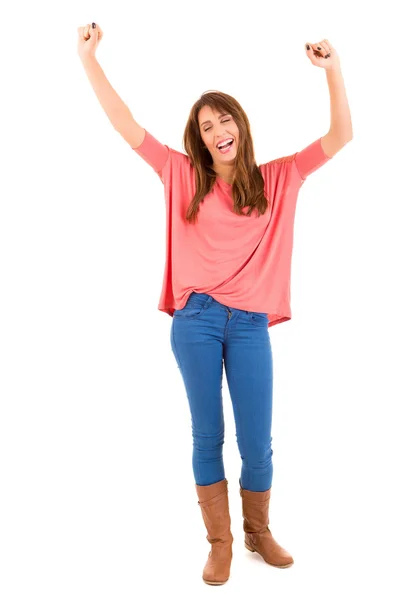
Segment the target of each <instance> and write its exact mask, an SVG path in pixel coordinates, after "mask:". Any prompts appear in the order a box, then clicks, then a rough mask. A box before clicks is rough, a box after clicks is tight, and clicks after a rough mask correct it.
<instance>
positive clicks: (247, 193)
mask: <svg viewBox="0 0 400 600" xmlns="http://www.w3.org/2000/svg"><path fill="white" fill-rule="evenodd" d="M203 106H209V107H210V108H212V109H214V110H219V111H220V112H221V113H229V114H230V115H232V118H233V120H234V121H235V123H236V125H237V127H238V129H239V143H238V148H237V154H236V158H235V166H234V178H233V182H232V198H233V211H234V212H235V213H236V214H238V215H241V216H245V217H246V216H250V215H251V213H252V212H253V210H255V209H257V210H258V216H260V215H261V214H264V213H265V211H266V210H267V208H268V202H269V201H268V199H267V198H266V197H265V195H264V179H263V176H262V174H261V171H260V168H259V167H258V166H257V165H256V163H255V159H254V147H253V140H252V137H251V130H250V123H249V120H248V118H247V115H246V113H245V112H244V110H243V108H242V107H241V106H240V104H239V103H238V102H237V100H235V98H233V97H232V96H230V95H229V94H224V93H223V92H218V91H208V92H204V93H203V94H202V95H201V96H200V98H199V99H198V100H197V101H196V103H195V104H194V105H193V107H192V109H191V111H190V114H189V118H188V121H187V123H186V127H185V131H184V134H183V146H184V149H185V151H186V153H187V154H188V156H189V158H190V162H191V164H192V166H193V167H194V169H195V175H196V193H195V196H194V197H193V199H192V201H191V203H190V205H189V207H188V209H187V212H186V220H187V221H188V222H189V223H195V222H196V221H197V214H198V211H199V209H200V203H201V202H203V200H204V197H205V196H206V195H207V194H208V193H209V192H211V190H212V188H213V186H214V184H215V181H216V177H217V173H216V172H215V170H214V169H213V166H212V165H213V160H212V156H211V154H210V152H209V151H208V149H207V147H206V146H205V145H204V143H203V140H202V138H201V133H200V127H199V122H198V114H199V112H200V110H201V108H203ZM245 206H249V207H250V208H249V210H248V212H247V213H243V208H244V207H245Z"/></svg>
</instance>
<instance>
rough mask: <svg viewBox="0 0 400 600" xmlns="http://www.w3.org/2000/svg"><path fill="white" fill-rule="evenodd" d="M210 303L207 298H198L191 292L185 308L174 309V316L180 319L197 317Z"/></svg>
mask: <svg viewBox="0 0 400 600" xmlns="http://www.w3.org/2000/svg"><path fill="white" fill-rule="evenodd" d="M207 305H208V299H207V298H205V299H204V298H197V297H196V296H195V295H193V294H191V295H190V296H189V298H188V300H187V302H186V304H185V306H184V307H183V308H180V309H175V310H174V314H173V316H174V317H177V318H178V319H197V318H198V317H199V316H200V315H201V314H202V313H203V311H204V310H205V308H206V306H207Z"/></svg>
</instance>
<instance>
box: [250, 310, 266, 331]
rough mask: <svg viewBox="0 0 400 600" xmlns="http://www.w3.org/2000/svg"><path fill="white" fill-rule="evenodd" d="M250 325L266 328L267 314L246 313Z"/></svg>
mask: <svg viewBox="0 0 400 600" xmlns="http://www.w3.org/2000/svg"><path fill="white" fill-rule="evenodd" d="M248 315H249V320H250V323H252V324H253V325H255V326H256V327H268V323H269V319H268V314H267V313H264V312H250V311H249V312H248Z"/></svg>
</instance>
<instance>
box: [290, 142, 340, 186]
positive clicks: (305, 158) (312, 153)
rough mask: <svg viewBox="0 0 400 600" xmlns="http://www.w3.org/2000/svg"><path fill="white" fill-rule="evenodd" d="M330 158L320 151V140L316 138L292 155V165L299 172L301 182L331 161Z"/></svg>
mask: <svg viewBox="0 0 400 600" xmlns="http://www.w3.org/2000/svg"><path fill="white" fill-rule="evenodd" d="M331 158H332V157H331V156H328V155H327V154H325V152H324V150H323V149H322V144H321V138H318V139H317V140H315V141H314V142H312V144H310V145H309V146H306V148H303V150H300V152H296V154H295V155H294V164H295V165H296V168H297V170H298V172H299V175H300V177H301V179H302V181H305V180H306V178H307V177H308V176H309V175H311V173H314V171H316V170H317V169H319V168H320V167H322V165H324V164H325V163H327V162H328V161H329V160H331Z"/></svg>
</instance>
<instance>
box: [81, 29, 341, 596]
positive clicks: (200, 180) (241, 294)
mask: <svg viewBox="0 0 400 600" xmlns="http://www.w3.org/2000/svg"><path fill="white" fill-rule="evenodd" d="M78 34H79V35H78V37H79V39H78V52H79V56H80V58H81V60H82V63H83V65H84V68H85V70H86V73H87V75H88V77H89V80H90V82H91V84H92V86H93V88H94V91H95V93H96V95H97V97H98V99H99V101H100V103H101V105H102V107H103V108H104V110H105V112H106V113H107V115H108V117H109V119H110V121H111V122H112V124H113V126H114V128H115V129H116V130H117V131H118V132H119V133H120V134H121V135H122V136H123V138H124V139H125V140H126V141H127V142H128V143H129V145H130V147H131V148H132V149H133V150H135V152H136V153H137V154H138V155H139V156H140V157H141V158H143V159H144V160H145V161H146V162H147V163H148V164H149V165H150V166H151V167H152V168H153V169H154V171H155V172H156V173H157V175H158V176H159V178H160V180H161V181H162V183H163V185H164V192H165V201H166V214H167V224H166V225H167V227H166V237H167V240H166V241H167V244H166V247H167V255H166V262H165V271H164V281H163V287H162V293H161V298H160V302H159V305H158V308H159V310H161V311H163V312H166V313H167V314H169V315H170V316H171V317H173V320H172V327H171V346H172V350H173V353H174V356H175V359H176V362H177V365H178V367H179V369H180V372H181V375H182V378H183V382H184V385H185V388H186V392H187V397H188V400H189V406H190V411H191V418H192V431H193V457H192V463H193V473H194V479H195V487H196V491H197V495H198V504H199V505H200V508H201V511H202V516H203V519H204V523H205V526H206V529H207V539H208V541H209V542H210V544H211V550H210V552H209V555H208V558H207V562H206V565H205V567H204V569H203V580H204V581H205V582H206V583H208V584H212V585H219V584H223V583H225V582H226V581H227V580H228V578H229V575H230V566H231V560H232V542H233V536H232V533H231V529H230V524H231V521H230V515H229V505H228V488H227V483H228V482H227V480H226V479H225V472H224V465H223V455H222V447H223V443H224V418H223V406H222V394H221V390H222V375H223V366H225V372H226V377H227V382H228V386H229V392H230V396H231V400H232V405H233V411H234V417H235V424H236V437H237V443H238V447H239V451H240V455H241V458H242V470H241V477H240V479H239V488H240V494H241V497H242V507H243V517H244V520H243V529H244V532H245V547H246V548H247V549H248V550H250V551H251V552H258V553H259V554H260V555H261V556H262V557H263V559H264V560H265V561H266V562H267V563H268V564H271V565H273V566H276V567H281V568H283V567H289V566H291V565H292V564H293V558H292V556H291V555H290V554H289V553H288V552H287V551H286V550H284V549H283V548H282V547H281V546H280V545H279V544H278V543H277V542H276V541H275V539H274V538H273V537H272V534H271V531H270V529H269V527H268V524H269V516H268V514H269V500H270V493H271V483H272V474H273V466H272V454H273V450H272V448H271V440H272V438H271V417H272V380H273V377H272V352H271V344H270V338H269V331H268V328H269V327H271V326H273V325H277V324H278V323H282V322H284V321H287V320H289V319H291V308H290V266H291V256H292V243H293V224H294V215H295V207H296V201H297V196H298V192H299V189H300V186H301V185H302V184H303V183H304V181H305V179H306V178H307V176H308V175H310V174H311V173H312V172H314V171H315V170H316V169H318V168H319V167H321V166H322V165H324V164H325V163H326V162H327V161H328V160H330V159H331V158H332V157H333V156H334V155H335V154H336V153H337V152H338V151H339V150H340V149H341V148H343V146H344V145H345V144H346V143H347V142H349V141H350V140H351V139H352V125H351V118H350V111H349V107H348V104H347V99H346V93H345V88H344V83H343V78H342V76H341V71H340V64H339V58H338V55H337V53H336V52H335V50H334V48H333V47H332V45H331V44H330V43H329V42H328V40H323V41H322V42H320V43H319V44H307V45H306V53H307V56H308V57H309V59H310V61H311V63H312V64H313V65H315V66H318V67H322V68H324V69H325V70H326V75H327V81H328V86H329V92H330V100H331V126H330V130H329V132H328V133H327V134H326V135H325V136H323V137H321V138H318V139H317V140H315V141H313V142H312V143H311V144H310V145H308V146H307V147H305V148H304V149H303V150H301V151H300V152H296V153H295V154H292V155H290V156H285V157H282V158H278V159H275V160H272V161H269V162H267V163H265V164H261V165H259V166H257V165H256V164H255V160H254V149H253V142H252V137H251V133H250V125H249V121H248V118H247V116H246V114H245V112H244V111H243V109H242V108H241V106H240V105H239V103H238V102H237V101H236V100H235V99H234V98H232V97H231V96H229V95H227V94H224V93H222V92H215V91H213V92H208V93H204V94H202V96H201V97H200V98H199V100H197V102H196V103H195V104H194V106H193V107H192V110H191V112H190V115H189V119H188V122H187V125H186V129H185V132H184V147H185V151H186V154H184V153H181V152H178V151H177V150H173V149H171V148H169V147H168V146H166V145H163V144H161V143H160V142H159V141H158V140H157V139H156V138H154V137H153V136H152V135H151V134H150V133H149V132H148V131H147V130H145V129H144V128H142V127H140V125H138V123H137V122H136V121H135V120H134V119H133V117H132V115H131V113H130V111H129V109H128V108H127V106H126V105H125V104H124V103H123V102H122V100H121V99H120V98H119V96H118V95H117V94H116V92H115V91H114V90H113V88H112V87H111V85H110V84H109V82H108V80H107V78H106V77H105V75H104V73H103V71H102V69H101V67H100V65H99V63H98V62H97V60H96V59H95V51H96V48H97V45H98V43H99V41H100V40H101V38H102V31H101V29H100V28H99V27H97V26H96V25H95V24H92V26H90V25H87V26H86V27H79V28H78Z"/></svg>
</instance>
